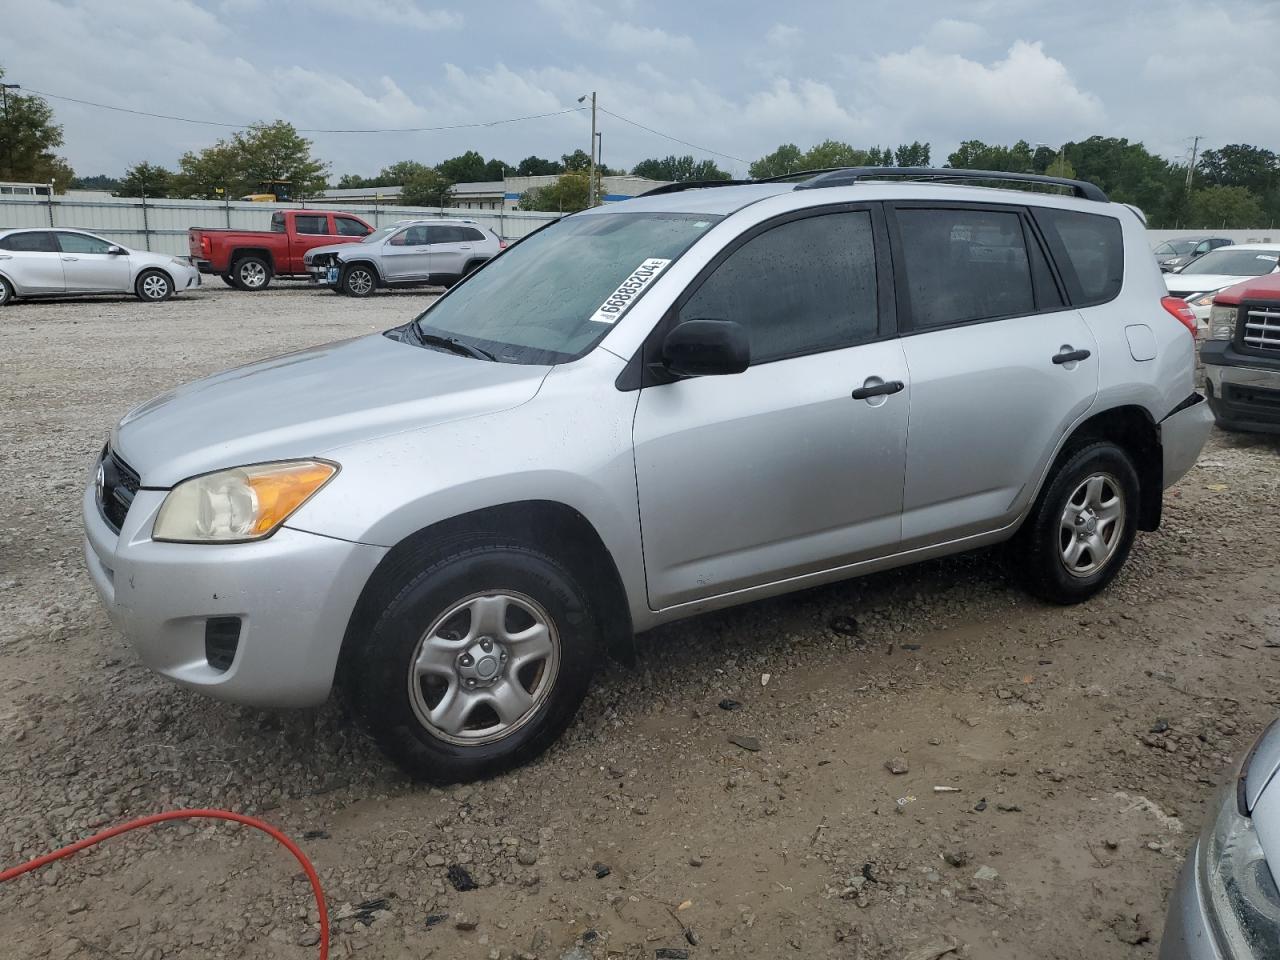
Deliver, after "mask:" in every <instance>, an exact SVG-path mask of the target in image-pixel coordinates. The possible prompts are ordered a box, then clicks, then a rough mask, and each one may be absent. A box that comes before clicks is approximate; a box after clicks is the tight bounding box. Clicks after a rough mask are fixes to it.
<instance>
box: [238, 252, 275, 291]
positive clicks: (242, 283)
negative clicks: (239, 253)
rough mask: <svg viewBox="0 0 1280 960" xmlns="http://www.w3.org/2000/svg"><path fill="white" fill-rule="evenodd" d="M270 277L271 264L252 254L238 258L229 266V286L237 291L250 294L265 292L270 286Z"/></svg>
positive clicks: (271, 273) (271, 274) (271, 272)
mask: <svg viewBox="0 0 1280 960" xmlns="http://www.w3.org/2000/svg"><path fill="white" fill-rule="evenodd" d="M272 276H273V271H272V269H271V264H270V263H268V262H267V261H266V260H264V259H263V258H262V257H259V256H255V255H252V254H251V255H249V256H246V257H240V258H239V259H238V260H236V262H235V263H234V264H232V265H231V285H232V286H233V287H235V288H236V289H237V290H248V291H250V292H251V293H257V292H258V291H259V290H265V289H267V287H269V286H271V277H272Z"/></svg>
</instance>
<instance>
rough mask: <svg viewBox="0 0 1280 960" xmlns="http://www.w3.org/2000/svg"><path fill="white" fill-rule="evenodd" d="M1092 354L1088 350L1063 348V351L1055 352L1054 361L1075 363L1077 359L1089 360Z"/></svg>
mask: <svg viewBox="0 0 1280 960" xmlns="http://www.w3.org/2000/svg"><path fill="white" fill-rule="evenodd" d="M1090 356H1091V354H1090V353H1089V351H1088V350H1070V349H1067V350H1063V351H1062V352H1061V353H1055V354H1054V355H1053V362H1054V363H1058V364H1062V363H1075V362H1076V361H1077V360H1088V359H1089V357H1090Z"/></svg>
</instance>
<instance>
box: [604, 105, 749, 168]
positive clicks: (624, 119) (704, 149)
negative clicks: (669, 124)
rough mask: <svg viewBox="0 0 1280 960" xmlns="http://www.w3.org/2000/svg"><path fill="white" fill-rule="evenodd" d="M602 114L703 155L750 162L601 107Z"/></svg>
mask: <svg viewBox="0 0 1280 960" xmlns="http://www.w3.org/2000/svg"><path fill="white" fill-rule="evenodd" d="M600 112H601V113H607V114H608V115H609V116H611V117H613V118H614V119H615V120H621V121H622V122H623V123H629V124H631V125H632V126H633V127H639V128H640V129H641V130H648V131H649V132H650V133H653V134H656V135H657V136H659V137H662V138H664V139H666V140H671V141H673V142H675V143H679V144H683V145H684V146H686V147H692V148H693V149H694V150H701V151H702V152H703V153H710V154H712V155H714V156H717V157H724V158H725V159H726V160H736V161H737V162H738V163H747V162H748V161H746V160H743V159H742V158H741V157H735V156H734V155H733V154H731V153H721V152H720V151H719V150H712V149H711V148H710V147H700V146H698V145H697V144H696V143H690V142H689V141H688V140H681V139H680V138H679V137H673V136H671V135H670V134H667V133H663V132H662V131H661V130H655V129H653V127H646V126H645V125H644V124H643V123H636V121H634V120H630V119H628V118H627V117H624V116H622V115H621V114H618V113H614V112H613V111H612V110H606V109H605V108H604V107H600Z"/></svg>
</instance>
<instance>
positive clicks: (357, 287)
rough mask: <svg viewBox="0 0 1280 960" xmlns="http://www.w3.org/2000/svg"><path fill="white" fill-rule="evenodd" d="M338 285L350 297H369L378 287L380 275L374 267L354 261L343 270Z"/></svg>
mask: <svg viewBox="0 0 1280 960" xmlns="http://www.w3.org/2000/svg"><path fill="white" fill-rule="evenodd" d="M338 286H339V287H340V288H341V289H342V292H343V293H345V294H346V295H347V296H348V297H367V296H370V295H371V294H372V293H373V291H374V290H376V289H378V275H377V273H375V272H374V269H373V267H370V266H368V265H367V264H363V263H354V264H352V265H351V266H349V267H347V268H346V269H345V270H343V271H342V278H341V279H340V280H339V281H338Z"/></svg>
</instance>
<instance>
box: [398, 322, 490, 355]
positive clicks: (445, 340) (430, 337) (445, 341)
mask: <svg viewBox="0 0 1280 960" xmlns="http://www.w3.org/2000/svg"><path fill="white" fill-rule="evenodd" d="M414 329H415V330H416V331H417V334H418V342H419V343H421V344H422V345H423V346H424V347H443V348H444V349H445V350H451V351H453V352H454V353H460V354H462V355H463V356H464V357H471V358H473V359H475V360H497V359H498V358H497V357H495V356H494V355H493V354H492V353H490V352H489V351H488V350H485V349H484V348H483V347H477V346H475V345H474V344H470V343H464V342H463V341H462V340H459V339H458V338H457V337H442V336H440V335H439V334H437V333H427V332H426V331H424V330H423V329H422V327H421V326H420V325H415V327H414Z"/></svg>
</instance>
